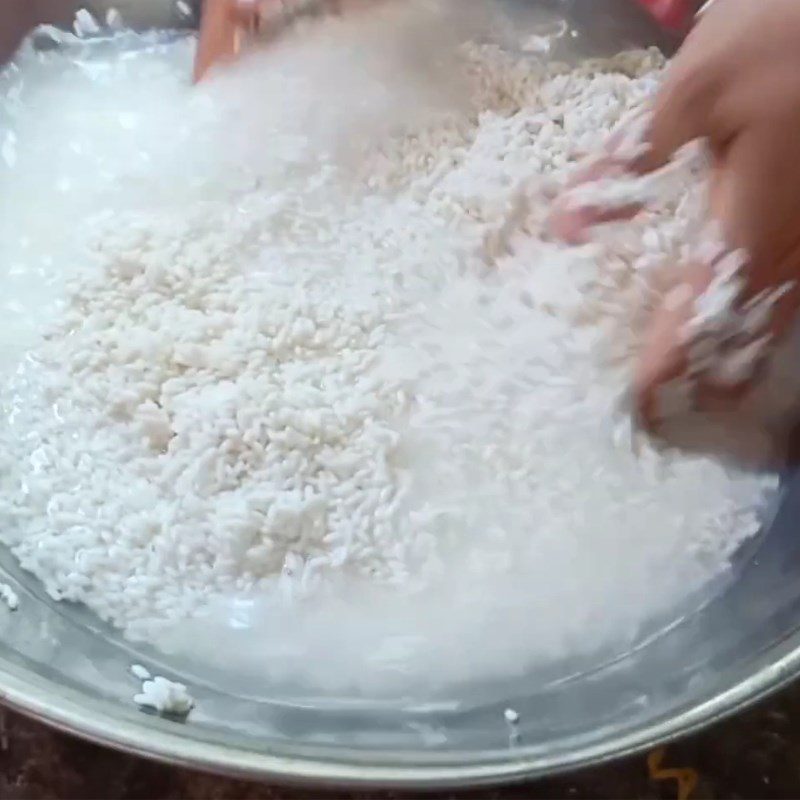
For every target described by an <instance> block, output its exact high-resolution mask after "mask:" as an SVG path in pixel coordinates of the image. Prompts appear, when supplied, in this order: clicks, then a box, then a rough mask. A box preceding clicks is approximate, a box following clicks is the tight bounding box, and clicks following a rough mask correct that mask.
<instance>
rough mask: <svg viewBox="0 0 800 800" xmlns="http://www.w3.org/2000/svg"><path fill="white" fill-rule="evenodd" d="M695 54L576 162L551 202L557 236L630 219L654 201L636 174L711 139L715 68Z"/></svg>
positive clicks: (567, 237) (685, 56)
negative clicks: (588, 154)
mask: <svg viewBox="0 0 800 800" xmlns="http://www.w3.org/2000/svg"><path fill="white" fill-rule="evenodd" d="M695 52H696V48H693V47H691V46H689V47H687V49H686V50H685V51H683V53H682V55H681V57H679V58H678V59H677V60H676V61H675V62H673V64H672V66H671V67H670V69H669V71H668V74H667V77H666V79H665V82H664V85H663V86H662V88H661V90H660V91H659V93H658V94H657V96H656V97H655V99H654V100H653V102H652V104H650V106H649V107H647V108H644V109H640V110H638V111H637V112H635V113H634V114H633V115H631V116H629V117H628V118H627V119H626V120H623V122H622V123H620V125H619V126H618V127H617V129H616V130H615V131H614V132H613V133H612V134H611V136H610V137H609V138H608V140H607V141H606V143H605V145H604V147H603V149H602V150H601V152H600V153H599V154H598V155H597V156H595V157H593V158H590V159H588V160H585V161H584V162H583V163H581V164H580V165H579V166H578V168H577V170H576V172H575V175H574V176H573V178H572V180H571V181H570V182H569V183H568V184H567V186H566V187H565V189H564V191H563V193H562V194H561V196H560V197H559V198H557V200H556V202H555V203H554V206H553V210H552V213H551V217H550V229H551V232H552V234H553V235H554V236H555V237H556V238H558V239H562V240H563V241H566V242H568V243H570V244H581V243H583V242H585V241H587V240H588V239H589V238H590V236H591V232H592V229H593V228H594V227H595V226H597V225H599V224H602V223H606V222H618V221H624V220H626V219H632V218H633V217H634V216H636V215H637V214H638V213H639V212H640V211H642V210H643V209H644V208H645V207H646V206H647V205H648V204H649V203H650V202H651V201H652V200H653V199H654V198H653V197H652V196H650V195H649V194H648V192H647V189H646V187H645V185H644V181H642V180H638V181H637V178H639V179H641V178H642V176H645V175H648V174H649V173H653V172H657V171H659V170H661V169H663V168H664V167H666V166H667V165H668V164H669V163H670V161H671V160H672V158H673V156H674V155H675V154H676V153H677V152H678V151H679V150H680V149H681V148H682V147H684V146H685V145H687V144H689V143H691V142H693V141H695V140H697V139H710V140H712V141H713V140H716V138H717V137H716V136H715V125H714V119H713V111H714V108H715V98H716V95H717V87H718V85H719V81H718V80H717V79H716V77H715V76H716V74H717V72H716V68H715V67H714V65H713V62H712V63H706V62H705V61H702V60H698V57H697V56H696V55H694V53H695ZM590 188H591V191H589V189H590ZM626 188H627V192H625V191H624V190H625V189H626Z"/></svg>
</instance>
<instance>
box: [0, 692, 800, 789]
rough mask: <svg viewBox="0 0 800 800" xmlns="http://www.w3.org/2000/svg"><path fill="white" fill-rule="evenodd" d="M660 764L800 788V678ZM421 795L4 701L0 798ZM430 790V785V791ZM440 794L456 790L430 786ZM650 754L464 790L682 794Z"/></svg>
mask: <svg viewBox="0 0 800 800" xmlns="http://www.w3.org/2000/svg"><path fill="white" fill-rule="evenodd" d="M663 767H664V768H666V767H668V768H683V769H690V770H695V771H696V773H697V778H698V782H697V786H696V788H695V789H694V791H693V793H692V797H693V798H698V799H700V798H725V800H734V799H735V798H759V799H761V798H763V799H764V800H768V799H769V798H786V799H787V800H788V799H789V798H800V683H798V684H795V685H794V686H793V687H790V688H789V689H787V690H785V691H784V692H782V693H781V694H779V695H777V696H776V697H774V698H773V699H771V700H769V701H767V702H765V703H763V704H761V705H759V706H758V707H756V708H754V709H752V710H750V711H748V712H746V713H744V714H742V715H740V716H738V717H736V718H734V719H732V720H729V721H727V722H724V723H721V724H719V725H717V726H716V727H714V728H712V729H711V730H709V731H707V732H705V733H703V734H700V735H698V736H695V737H693V738H691V739H688V740H686V741H683V742H679V743H676V744H673V745H670V746H669V747H667V748H666V751H665V753H664V755H663ZM419 797H420V795H416V796H413V795H402V794H398V793H386V792H364V791H362V792H357V793H350V792H331V793H324V792H321V791H318V790H301V789H284V788H280V787H275V786H266V785H259V784H253V783H248V782H245V781H236V780H230V779H227V778H221V777H216V776H212V775H204V774H201V773H197V772H191V771H188V770H184V769H177V768H174V767H166V766H163V765H160V764H156V763H152V762H149V761H145V760H143V759H140V758H135V757H132V756H127V755H123V754H121V753H116V752H114V751H112V750H106V749H104V748H101V747H97V746H95V745H91V744H86V743H84V742H82V741H79V740H77V739H73V738H72V737H69V736H66V735H64V734H61V733H56V732H53V731H50V730H49V729H48V728H45V727H44V726H42V725H40V724H38V723H35V722H31V721H28V720H27V719H25V718H23V717H21V716H19V715H18V714H15V713H12V712H10V711H4V710H2V709H0V800H95V799H97V800H326V798H327V799H328V800H413V799H414V798H419ZM423 797H424V795H423ZM428 797H433V798H434V799H435V800H444V798H452V797H454V793H440V794H437V795H428ZM676 797H678V785H677V783H676V781H675V780H674V779H672V778H669V777H662V778H660V779H653V778H652V777H651V775H650V770H649V762H648V758H647V757H645V756H639V757H637V758H633V759H630V760H628V761H625V762H622V763H618V764H614V765H609V766H605V767H601V768H598V769H593V770H588V771H586V772H582V773H579V774H576V775H571V776H567V777H563V778H555V779H551V780H546V781H541V782H539V783H534V784H529V785H527V786H519V787H514V788H509V789H498V790H482V791H475V792H466V793H462V794H461V795H459V798H463V800H540V798H554V799H558V798H565V800H581V798H586V799H589V798H592V799H596V800H604V799H605V798H609V799H611V798H635V799H636V800H643V799H644V798H648V799H649V798H654V799H655V800H658V799H659V798H676Z"/></svg>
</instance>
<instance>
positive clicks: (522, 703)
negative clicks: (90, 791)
mask: <svg viewBox="0 0 800 800" xmlns="http://www.w3.org/2000/svg"><path fill="white" fill-rule="evenodd" d="M31 2H32V0H20V2H17V0H10V2H9V0H6V3H5V4H4V5H3V6H2V8H0V29H2V30H5V31H6V35H7V37H8V39H7V42H6V48H7V50H8V48H10V47H11V44H10V42H11V40H12V38H14V37H15V36H16V35H17V33H19V32H21V31H22V29H23V27H24V25H25V24H26V21H25V20H24V19H22V10H23V6H25V7H26V8H27V9H28V10H29V11H31V12H32V13H31V15H29V16H28V20H29V21H30V19H31V17H32V16H36V21H44V20H51V21H54V22H64V21H66V20H68V19H69V18H70V15H71V14H72V13H73V11H74V10H75V7H76V6H77V5H78V4H77V3H73V2H72V0H47V1H46V2H41V0H39V2H33V3H32V5H31ZM506 2H507V8H508V11H509V13H512V14H517V15H519V16H518V18H519V21H520V25H523V24H531V25H532V24H535V22H536V20H537V19H539V20H540V19H541V15H542V14H545V15H547V14H550V15H552V14H554V13H555V14H558V15H561V16H563V17H566V18H567V19H568V20H569V21H570V24H571V25H572V26H573V28H574V30H576V31H577V32H578V34H579V35H578V36H576V37H566V39H565V40H564V41H565V42H566V43H567V44H566V45H564V46H563V48H562V49H563V53H561V55H565V56H570V57H575V56H580V55H582V54H588V53H592V54H595V53H597V54H599V53H611V52H614V51H616V50H619V49H621V48H622V47H624V46H628V45H633V44H638V45H643V44H654V43H655V44H658V45H660V46H662V47H664V48H669V47H671V46H672V45H673V44H674V43H673V42H670V41H669V40H667V39H665V38H663V37H662V36H661V35H660V34H659V33H658V31H656V30H655V29H654V28H653V27H652V25H650V24H649V23H648V22H647V20H646V19H645V18H644V17H643V16H642V15H641V14H640V13H639V12H638V11H637V10H636V9H635V7H634V6H633V5H632V4H631V3H629V2H627V0H572V2H566V1H564V0H553V2H550V3H544V2H543V3H536V2H528V3H526V2H524V0H519V2H511V0H506ZM26 4H28V5H27V6H26ZM81 5H84V4H81ZM85 5H88V6H91V7H93V9H94V10H95V11H98V12H102V11H103V7H104V6H105V3H101V2H98V1H97V0H95V2H92V3H87V4H85ZM114 5H116V6H118V7H120V8H121V9H122V10H123V13H124V14H126V16H127V18H128V19H130V20H132V21H135V22H136V23H137V24H139V25H142V26H147V25H155V26H174V25H179V24H186V20H185V18H181V17H180V16H179V15H178V14H177V11H176V7H175V5H174V4H173V3H172V2H171V0H164V1H163V2H162V0H125V1H124V2H123V0H116V2H115V3H114ZM15 9H16V11H15ZM15 13H16V14H17V15H18V16H17V18H16V19H15V18H14V17H13V15H14V14H15ZM3 15H6V18H5V20H4V18H3ZM12 28H13V30H12ZM0 246H1V243H0ZM777 506H778V509H777V514H770V515H769V516H768V517H767V519H768V522H767V523H766V524H765V531H764V535H763V536H762V537H761V538H760V539H759V540H758V542H757V543H756V544H754V545H752V546H750V547H749V549H748V550H747V551H745V552H742V553H740V555H739V560H738V563H737V565H736V569H735V579H733V580H731V581H730V582H728V583H727V584H726V585H725V586H721V587H718V591H717V593H716V595H715V596H714V597H712V598H711V599H710V600H709V601H708V602H706V603H705V605H703V606H702V607H701V608H699V609H697V608H696V609H694V610H693V611H692V613H689V614H687V615H685V616H684V617H683V618H682V619H681V620H680V621H679V622H677V623H675V624H673V625H672V626H671V627H670V628H669V629H668V630H666V631H662V632H661V634H660V635H659V636H656V637H652V638H651V639H649V640H647V641H643V642H641V643H640V646H638V647H637V648H635V649H633V650H631V651H629V652H625V653H618V654H615V657H614V658H611V659H606V660H605V661H604V662H603V663H602V664H596V665H594V667H593V668H592V669H588V670H583V671H580V672H578V673H572V674H571V673H569V672H562V677H560V678H556V679H554V678H553V677H552V676H551V677H549V678H547V679H543V678H542V676H539V675H533V674H530V675H526V676H523V677H521V678H516V679H514V680H509V681H506V682H503V683H502V684H496V685H492V686H485V685H483V686H480V687H478V686H469V685H468V686H463V687H461V688H459V689H458V690H457V695H456V696H454V697H451V698H450V699H449V701H448V702H447V703H438V704H437V703H430V704H427V705H425V706H423V705H419V704H416V705H412V704H408V703H405V704H403V703H393V704H386V703H378V702H368V701H366V700H364V701H361V702H358V701H354V700H350V701H347V702H345V701H344V700H342V701H341V702H336V701H332V700H331V699H330V698H328V699H326V700H323V699H320V698H318V697H303V696H300V697H297V696H292V697H285V696H272V695H271V694H270V693H269V691H265V692H261V693H257V694H254V693H252V692H248V691H245V690H244V688H243V687H241V686H239V685H234V684H232V683H231V681H230V680H228V679H227V677H226V675H224V674H220V673H219V672H217V671H215V670H213V669H212V668H210V667H208V666H207V665H204V664H198V663H187V662H185V661H183V662H181V661H179V660H177V659H170V658H169V657H166V656H164V655H163V654H160V653H158V652H154V651H152V650H148V649H147V648H142V647H138V646H134V645H131V644H130V643H128V642H126V641H125V640H123V639H122V638H121V637H120V636H119V634H118V633H116V632H115V631H113V630H111V629H110V628H108V627H106V626H104V625H102V624H101V623H99V622H98V621H97V620H96V619H95V618H94V617H93V616H92V615H90V614H89V613H87V612H86V611H85V610H82V609H80V608H76V607H73V606H70V605H68V604H58V603H54V602H53V601H51V600H50V599H49V598H48V597H47V595H46V594H45V592H44V591H43V589H42V587H41V586H40V585H38V584H37V583H36V582H35V581H33V580H32V579H31V578H30V576H28V575H26V574H25V573H23V572H22V571H21V570H20V569H19V568H18V566H17V565H16V564H15V562H14V560H13V558H12V557H11V556H10V555H9V554H8V553H3V554H0V564H2V567H3V569H4V571H5V573H6V578H7V579H8V580H9V581H10V582H11V583H12V584H13V585H15V586H16V587H19V592H20V595H21V603H20V609H19V611H17V612H16V613H14V614H7V613H2V614H0V697H1V698H2V700H3V701H4V702H5V703H7V704H9V705H11V706H13V707H15V708H17V709H19V710H20V711H23V712H24V713H27V714H29V715H31V716H34V717H37V718H39V719H41V720H43V721H45V722H47V723H50V724H52V725H55V726H57V727H59V728H62V729H64V730H67V731H70V732H73V733H76V734H79V735H81V736H84V737H87V738H90V739H93V740H95V741H98V742H102V743H105V744H109V745H112V746H114V747H117V748H122V749H125V750H129V751H131V752H135V753H139V754H142V755H147V756H151V757H155V758H160V759H163V760H165V761H169V762H172V763H178V764H183V765H190V766H195V767H202V768H207V769H213V770H219V771H224V772H228V773H236V774H241V775H248V776H251V777H259V778H265V779H277V780H291V781H301V782H319V783H325V784H332V783H339V784H371V785H375V784H380V785H386V786H388V785H391V786H419V787H427V788H430V787H436V786H466V785H477V784H488V783H500V782H504V781H511V780H518V779H523V778H528V777H532V776H536V775H542V774H546V773H552V772H555V771H558V770H565V769H569V768H574V767H580V766H585V765H588V764H591V763H595V762H599V761H603V760H607V759H611V758H615V757H618V756H622V755H625V754H628V753H631V752H633V751H636V750H639V749H643V748H647V747H650V746H652V745H653V744H655V743H656V742H659V741H662V740H665V739H668V738H670V737H674V736H679V735H681V734H685V733H688V732H690V731H692V730H694V729H696V728H698V727H700V726H703V725H707V724H709V723H711V722H713V721H714V720H717V719H719V718H720V717H722V716H724V715H726V714H730V713H732V712H734V711H736V710H737V709H740V708H742V707H743V706H744V705H746V704H748V703H751V702H753V701H755V700H757V699H759V698H760V697H762V696H763V695H765V694H766V693H768V692H771V691H773V690H775V689H777V688H779V687H780V686H781V685H783V684H784V683H785V682H787V681H789V680H790V679H792V678H793V677H794V676H795V675H796V674H797V673H798V671H800V536H798V535H797V534H798V531H797V528H798V522H797V520H800V480H798V479H794V480H788V481H787V482H786V483H785V487H784V490H783V492H782V493H781V495H780V497H779V498H778V501H777ZM135 662H145V663H147V664H148V665H149V666H151V668H152V669H154V671H157V672H160V673H161V674H164V675H167V676H169V677H173V678H177V679H179V680H183V681H185V682H186V683H187V684H189V685H190V687H191V691H192V694H193V695H194V697H195V698H196V700H197V707H196V709H195V710H194V711H193V713H192V714H191V716H190V717H189V719H188V721H187V722H185V723H184V722H180V721H178V720H172V719H164V718H160V717H157V716H155V715H150V714H145V713H142V712H141V711H139V710H138V709H137V708H136V706H135V705H134V704H133V703H132V699H131V698H132V695H133V694H134V693H135V692H136V691H137V690H138V684H137V683H136V681H135V680H134V679H133V677H132V676H131V675H130V672H129V667H130V665H131V664H132V663H135ZM564 674H567V675H571V676H570V677H563V675H564ZM509 707H511V708H513V709H515V710H516V712H517V713H518V714H519V723H518V725H517V726H516V727H515V728H514V729H513V731H510V729H509V725H508V723H507V721H506V720H505V718H504V711H505V709H507V708H509Z"/></svg>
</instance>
